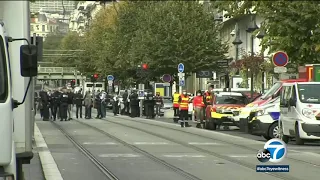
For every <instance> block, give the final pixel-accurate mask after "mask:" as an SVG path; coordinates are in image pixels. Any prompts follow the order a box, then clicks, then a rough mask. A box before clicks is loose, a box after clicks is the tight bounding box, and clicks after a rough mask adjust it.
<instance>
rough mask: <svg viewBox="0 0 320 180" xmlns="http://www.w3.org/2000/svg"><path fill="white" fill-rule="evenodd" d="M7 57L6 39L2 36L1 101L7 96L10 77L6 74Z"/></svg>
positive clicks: (0, 51)
mask: <svg viewBox="0 0 320 180" xmlns="http://www.w3.org/2000/svg"><path fill="white" fill-rule="evenodd" d="M6 74H7V73H6V57H5V49H4V41H3V38H2V37H1V36H0V102H1V101H5V100H6V97H7V93H8V91H7V86H8V79H7V78H8V77H7V75H6Z"/></svg>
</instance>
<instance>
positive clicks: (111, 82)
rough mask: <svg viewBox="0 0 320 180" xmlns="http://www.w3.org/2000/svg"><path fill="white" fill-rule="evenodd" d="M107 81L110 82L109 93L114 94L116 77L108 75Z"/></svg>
mask: <svg viewBox="0 0 320 180" xmlns="http://www.w3.org/2000/svg"><path fill="white" fill-rule="evenodd" d="M107 80H108V86H109V88H108V89H109V92H112V85H113V80H114V77H113V76H112V75H108V76H107Z"/></svg>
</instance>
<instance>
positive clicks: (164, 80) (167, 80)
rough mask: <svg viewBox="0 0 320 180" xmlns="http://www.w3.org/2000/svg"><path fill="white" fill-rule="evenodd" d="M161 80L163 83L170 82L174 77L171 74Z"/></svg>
mask: <svg viewBox="0 0 320 180" xmlns="http://www.w3.org/2000/svg"><path fill="white" fill-rule="evenodd" d="M161 79H162V81H163V82H170V81H171V80H172V77H171V75H170V74H164V75H163V76H162V78H161Z"/></svg>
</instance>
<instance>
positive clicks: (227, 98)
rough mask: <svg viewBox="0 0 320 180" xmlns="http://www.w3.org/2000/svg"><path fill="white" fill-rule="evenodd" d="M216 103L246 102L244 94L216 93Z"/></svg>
mask: <svg viewBox="0 0 320 180" xmlns="http://www.w3.org/2000/svg"><path fill="white" fill-rule="evenodd" d="M215 101H216V104H247V98H246V97H245V96H222V95H219V94H218V95H216V98H215Z"/></svg>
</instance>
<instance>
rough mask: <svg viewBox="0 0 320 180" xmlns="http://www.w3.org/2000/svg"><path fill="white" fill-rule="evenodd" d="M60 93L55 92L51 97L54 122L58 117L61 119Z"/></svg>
mask: <svg viewBox="0 0 320 180" xmlns="http://www.w3.org/2000/svg"><path fill="white" fill-rule="evenodd" d="M60 95H61V94H60V92H59V91H58V90H55V91H54V92H53V94H52V96H51V105H52V117H53V120H54V121H55V120H56V118H57V116H58V117H60V115H59V114H57V112H58V108H59V106H60Z"/></svg>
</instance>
